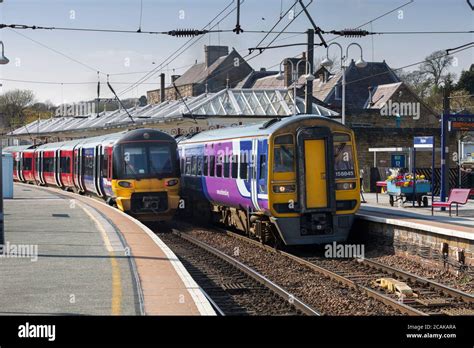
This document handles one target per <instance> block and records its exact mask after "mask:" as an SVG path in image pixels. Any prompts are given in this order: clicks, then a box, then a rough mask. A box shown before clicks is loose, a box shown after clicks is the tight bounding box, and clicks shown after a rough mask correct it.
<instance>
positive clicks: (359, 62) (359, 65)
mask: <svg viewBox="0 0 474 348" xmlns="http://www.w3.org/2000/svg"><path fill="white" fill-rule="evenodd" d="M332 45H336V46H338V47H339V48H340V50H341V70H342V112H341V118H342V120H341V122H342V124H346V68H347V67H346V66H345V65H344V63H345V61H346V59H347V57H348V56H349V47H351V46H357V47H359V48H360V58H359V59H357V61H356V62H355V63H354V64H355V66H356V67H357V68H359V69H362V68H365V67H366V66H367V62H366V61H365V60H364V57H363V53H362V46H361V45H359V44H358V43H355V42H352V43H350V44H349V45H348V46H347V47H346V55H345V56H344V50H343V48H342V46H341V45H340V44H339V43H337V42H333V43H331V44H329V46H328V47H327V49H326V58H324V59H323V61H322V62H321V65H322V66H324V67H325V68H329V67H331V66H333V64H334V62H333V61H332V60H331V59H330V58H329V47H331V46H332Z"/></svg>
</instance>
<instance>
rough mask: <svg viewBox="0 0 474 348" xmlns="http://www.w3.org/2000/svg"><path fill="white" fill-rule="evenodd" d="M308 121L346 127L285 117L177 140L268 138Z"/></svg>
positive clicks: (327, 120) (185, 141)
mask: <svg viewBox="0 0 474 348" xmlns="http://www.w3.org/2000/svg"><path fill="white" fill-rule="evenodd" d="M307 119H315V120H316V119H317V120H323V121H325V122H328V123H332V124H337V125H339V126H341V127H345V126H344V125H342V124H341V123H340V122H337V121H335V120H332V119H330V118H327V117H324V116H319V115H297V116H290V117H284V118H281V119H276V118H275V119H271V120H267V121H265V122H261V123H255V124H251V125H244V126H237V127H227V128H220V129H214V130H209V131H203V132H200V133H196V134H194V135H187V136H183V137H180V138H178V139H177V141H178V144H179V145H184V144H187V143H196V142H208V141H217V140H220V139H228V138H239V137H249V136H255V137H268V136H270V135H271V134H272V133H274V132H276V131H277V130H279V129H282V128H284V127H286V126H288V125H289V124H292V123H295V122H300V121H303V120H307Z"/></svg>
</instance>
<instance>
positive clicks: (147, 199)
mask: <svg viewBox="0 0 474 348" xmlns="http://www.w3.org/2000/svg"><path fill="white" fill-rule="evenodd" d="M166 210H168V194H167V193H166V192H139V193H132V197H131V212H132V213H158V212H163V211H166Z"/></svg>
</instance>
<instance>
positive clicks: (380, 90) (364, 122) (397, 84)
mask: <svg viewBox="0 0 474 348" xmlns="http://www.w3.org/2000/svg"><path fill="white" fill-rule="evenodd" d="M288 60H289V59H288ZM301 67H303V68H304V64H300V69H299V71H298V81H297V82H296V84H297V85H296V86H297V94H298V95H299V96H303V95H304V89H305V80H304V76H302V75H304V74H305V71H304V69H301ZM284 69H285V71H284V72H283V73H284V74H283V75H284V78H283V79H278V78H277V76H278V75H277V74H278V72H273V74H270V73H269V72H265V75H263V74H262V72H252V73H251V74H249V75H248V76H247V77H246V78H245V79H243V80H242V81H241V83H240V84H239V85H238V86H237V87H241V88H262V87H266V88H292V87H293V81H292V80H291V64H289V63H288V62H287V60H286V61H285V62H284ZM314 75H315V79H314V80H313V97H314V99H313V101H314V102H315V103H318V104H320V105H324V106H325V107H328V108H330V109H332V110H335V111H337V112H339V113H341V109H342V107H341V106H342V72H341V71H339V72H337V73H335V74H331V73H330V72H329V71H328V70H327V69H326V68H324V67H319V68H318V69H316V71H315V73H314ZM345 105H346V124H347V125H348V126H349V127H351V128H352V129H353V130H354V132H355V134H356V139H357V150H358V157H359V164H360V168H361V169H363V170H364V176H365V178H366V180H365V185H366V187H367V188H369V186H371V187H372V188H373V186H374V181H375V180H377V179H384V177H383V176H384V175H385V174H384V173H386V172H387V170H388V168H389V167H391V164H392V163H391V159H392V155H405V159H406V167H408V166H409V164H408V163H407V162H408V159H409V157H410V153H409V152H410V151H408V148H412V147H413V138H414V137H415V136H435V141H436V145H437V147H439V144H440V141H441V139H440V133H441V129H440V121H439V119H440V115H438V114H437V113H436V112H435V111H434V110H433V109H432V108H430V107H429V106H428V105H426V104H425V103H424V102H423V101H422V100H421V99H420V98H418V96H417V95H416V93H414V92H413V91H412V90H411V89H410V88H409V86H407V85H406V84H405V83H403V82H402V81H401V80H400V79H399V77H398V76H397V75H396V74H395V72H394V71H393V70H392V69H391V68H390V67H389V66H388V65H387V63H386V62H385V61H383V62H368V64H367V66H366V67H364V68H357V67H356V66H355V63H354V61H351V62H350V64H349V66H348V67H347V68H346V104H345ZM449 140H450V141H449V144H448V145H449V149H450V153H452V152H454V151H457V145H456V137H455V135H454V134H452V135H451V136H450V139H449ZM377 148H378V149H379V150H381V151H379V152H377V154H376V155H375V156H374V152H373V151H374V149H377ZM382 149H386V151H382ZM390 149H397V150H401V151H390ZM402 149H403V150H402ZM439 154H440V152H439V150H438V151H437V152H436V166H437V167H439V165H440V155H439ZM449 157H450V159H449V165H450V167H451V168H455V167H456V163H455V162H454V161H452V156H449ZM374 159H375V163H374ZM431 161H432V158H431V152H426V151H424V152H417V155H416V165H417V167H418V168H425V169H426V168H430V167H431ZM373 168H377V169H378V172H379V173H380V174H378V175H377V174H376V171H374V169H373ZM377 176H379V177H377ZM371 182H372V184H371Z"/></svg>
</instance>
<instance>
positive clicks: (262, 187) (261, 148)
mask: <svg viewBox="0 0 474 348" xmlns="http://www.w3.org/2000/svg"><path fill="white" fill-rule="evenodd" d="M256 145H257V155H256V165H257V173H256V184H257V185H256V186H257V187H256V189H257V201H258V202H257V203H258V205H259V207H260V209H265V208H266V204H267V202H266V201H267V200H268V192H267V190H268V189H267V187H268V184H267V177H268V154H267V152H268V142H267V140H258V141H257V142H256Z"/></svg>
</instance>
